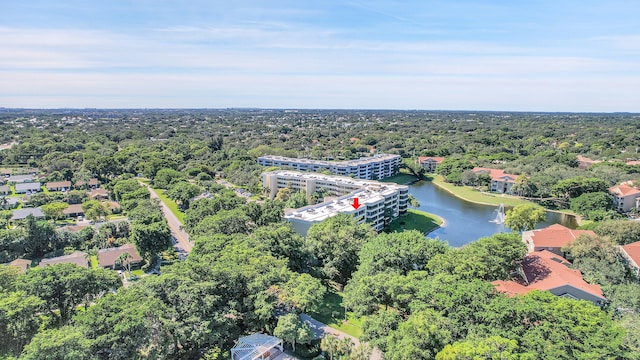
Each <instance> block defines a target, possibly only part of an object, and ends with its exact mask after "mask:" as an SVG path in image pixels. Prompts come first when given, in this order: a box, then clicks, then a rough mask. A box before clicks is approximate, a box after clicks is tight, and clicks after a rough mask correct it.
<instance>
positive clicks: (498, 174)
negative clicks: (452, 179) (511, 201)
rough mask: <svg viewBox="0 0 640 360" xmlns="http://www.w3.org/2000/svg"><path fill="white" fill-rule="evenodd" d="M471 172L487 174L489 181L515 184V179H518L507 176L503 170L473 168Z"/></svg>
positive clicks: (514, 176)
mask: <svg viewBox="0 0 640 360" xmlns="http://www.w3.org/2000/svg"><path fill="white" fill-rule="evenodd" d="M472 171H473V172H476V173H482V172H484V173H487V174H489V177H490V178H491V180H497V181H505V180H506V182H515V181H516V179H517V178H518V175H513V174H507V173H505V172H504V170H500V169H491V168H483V167H475V168H473V170H472Z"/></svg>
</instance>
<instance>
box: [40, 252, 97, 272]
mask: <svg viewBox="0 0 640 360" xmlns="http://www.w3.org/2000/svg"><path fill="white" fill-rule="evenodd" d="M55 264H76V265H78V266H82V267H85V268H86V267H89V265H88V260H87V253H84V252H81V251H76V252H74V253H73V254H69V255H64V256H58V257H54V258H49V259H42V261H40V265H38V266H40V267H45V266H50V265H55Z"/></svg>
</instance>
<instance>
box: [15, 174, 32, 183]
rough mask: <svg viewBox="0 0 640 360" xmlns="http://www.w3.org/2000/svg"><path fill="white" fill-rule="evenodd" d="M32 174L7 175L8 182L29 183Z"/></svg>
mask: <svg viewBox="0 0 640 360" xmlns="http://www.w3.org/2000/svg"><path fill="white" fill-rule="evenodd" d="M33 178H34V176H33V175H31V174H27V175H11V176H9V183H10V184H22V183H29V182H32V181H33Z"/></svg>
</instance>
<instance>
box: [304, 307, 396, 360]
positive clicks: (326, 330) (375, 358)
mask: <svg viewBox="0 0 640 360" xmlns="http://www.w3.org/2000/svg"><path fill="white" fill-rule="evenodd" d="M300 319H302V321H304V322H306V323H307V324H309V326H310V327H311V330H312V331H313V333H314V334H315V335H316V337H320V338H322V337H325V336H327V335H333V336H335V337H337V338H338V339H344V338H349V339H351V341H353V344H354V345H355V346H358V345H360V340H358V339H357V338H355V337H353V336H351V335H349V334H347V333H344V332H342V331H340V330H336V329H334V328H332V327H331V326H329V325H327V324H325V323H322V322H320V321H318V320H316V319H314V318H312V317H311V316H309V315H307V314H300ZM369 359H370V360H382V359H384V357H383V356H382V353H381V352H380V350H378V349H373V353H372V354H371V357H369Z"/></svg>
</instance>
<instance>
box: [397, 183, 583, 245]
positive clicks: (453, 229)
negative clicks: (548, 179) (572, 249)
mask: <svg viewBox="0 0 640 360" xmlns="http://www.w3.org/2000/svg"><path fill="white" fill-rule="evenodd" d="M409 193H410V194H411V195H413V196H414V197H415V198H416V199H418V201H419V202H420V207H418V209H419V210H422V211H426V212H429V213H432V214H436V215H438V216H440V217H441V218H443V219H445V221H446V224H445V225H444V226H443V227H440V228H438V229H436V230H435V231H433V232H431V233H429V237H431V238H435V237H438V238H440V239H442V240H446V241H448V242H449V245H451V246H462V245H465V244H468V243H470V242H472V241H474V240H477V239H478V238H481V237H485V236H491V235H493V234H495V233H499V232H510V230H509V229H507V228H506V227H505V226H504V225H503V224H498V223H496V222H493V221H495V220H496V217H497V215H498V208H497V207H495V206H487V205H479V204H474V203H470V202H467V201H464V200H461V199H459V198H457V197H455V196H453V195H451V194H450V193H448V192H447V191H445V190H442V189H440V188H439V187H438V186H436V185H434V184H433V183H431V182H428V181H419V182H417V183H414V184H412V185H409ZM552 224H562V225H564V226H567V227H569V228H572V229H575V228H576V226H577V222H576V219H575V217H574V216H572V215H566V214H559V213H554V212H547V219H546V221H545V222H543V223H540V224H538V228H542V227H546V226H549V225H552Z"/></svg>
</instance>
